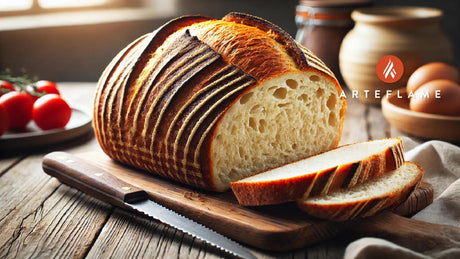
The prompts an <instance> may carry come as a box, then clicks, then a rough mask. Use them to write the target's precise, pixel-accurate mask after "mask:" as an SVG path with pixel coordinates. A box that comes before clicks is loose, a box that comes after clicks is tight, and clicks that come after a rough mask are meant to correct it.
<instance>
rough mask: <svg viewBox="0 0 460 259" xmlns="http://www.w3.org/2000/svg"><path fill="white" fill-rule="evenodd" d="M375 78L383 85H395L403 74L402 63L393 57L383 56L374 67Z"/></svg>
mask: <svg viewBox="0 0 460 259" xmlns="http://www.w3.org/2000/svg"><path fill="white" fill-rule="evenodd" d="M375 70H376V72H377V76H378V77H379V78H380V80H382V81H383V82H385V83H395V82H397V81H398V80H399V79H401V77H402V75H403V73H404V65H403V63H402V61H401V60H400V59H399V58H398V57H396V56H393V55H387V56H383V57H382V58H381V59H380V60H379V61H378V62H377V65H376V67H375Z"/></svg>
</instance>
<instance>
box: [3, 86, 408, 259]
mask: <svg viewBox="0 0 460 259" xmlns="http://www.w3.org/2000/svg"><path fill="white" fill-rule="evenodd" d="M59 87H60V89H61V91H62V95H63V97H64V98H65V99H66V100H68V102H69V103H70V104H73V105H78V106H81V107H88V111H91V107H92V98H93V94H94V91H95V83H60V84H59ZM347 103H348V109H347V115H346V119H345V125H344V131H343V136H342V144H346V143H352V142H357V141H365V140H369V139H377V138H384V137H389V136H401V135H404V133H402V132H400V131H398V130H397V129H394V128H393V127H391V125H389V124H388V122H386V120H385V119H384V117H383V115H382V112H381V110H380V107H379V106H372V105H364V104H362V103H360V102H359V101H358V100H356V99H351V98H349V99H348V101H347ZM98 149H99V145H98V143H97V141H96V139H95V138H94V135H93V134H92V132H91V133H90V134H88V135H86V136H84V137H81V138H80V139H77V140H75V141H71V142H69V143H64V144H60V145H57V146H52V147H47V148H46V149H41V150H27V152H26V151H21V152H11V151H9V150H0V157H1V159H0V258H29V257H33V258H86V257H87V258H101V257H102V258H107V257H113V258H221V257H226V255H225V254H224V253H222V252H220V251H219V250H217V249H216V248H214V247H212V246H210V245H207V244H205V243H204V242H201V241H200V240H196V239H194V238H192V237H189V236H187V235H184V234H182V233H181V232H180V231H177V230H175V229H173V228H170V227H168V226H165V225H163V224H162V223H159V222H157V221H154V220H150V219H146V218H143V217H140V216H137V215H134V214H132V213H129V212H125V211H123V210H121V209H118V208H114V207H112V206H110V205H108V204H106V203H103V202H101V201H98V200H96V199H95V198H92V197H90V196H88V195H86V194H84V193H82V192H80V191H78V190H76V189H73V188H71V187H68V186H66V185H63V184H61V183H59V182H58V181H57V180H56V179H54V178H52V177H50V176H48V175H47V174H45V173H44V172H43V170H42V167H41V162H42V157H43V155H45V154H47V153H49V152H52V151H56V150H61V151H66V152H70V153H80V152H87V151H94V150H98ZM349 242H350V240H341V239H336V240H331V241H328V242H324V243H322V244H318V245H315V246H311V247H305V249H301V250H297V251H292V252H289V253H267V252H264V251H261V250H258V249H254V248H249V249H250V251H251V252H253V254H254V255H256V256H257V257H258V258H297V257H299V258H300V257H301V258H325V257H327V258H342V256H343V253H344V251H345V248H346V246H347V244H348V243H349Z"/></svg>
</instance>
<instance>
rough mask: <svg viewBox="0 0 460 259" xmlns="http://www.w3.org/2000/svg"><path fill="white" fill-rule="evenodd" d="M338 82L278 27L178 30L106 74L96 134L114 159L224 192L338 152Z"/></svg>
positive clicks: (135, 48) (146, 39) (242, 24)
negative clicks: (278, 169)
mask: <svg viewBox="0 0 460 259" xmlns="http://www.w3.org/2000/svg"><path fill="white" fill-rule="evenodd" d="M340 94H341V88H340V85H339V84H338V82H337V80H336V78H335V77H334V75H333V74H332V72H331V71H330V70H329V69H328V68H327V67H326V66H325V65H324V64H323V63H322V62H321V61H320V60H319V59H318V58H316V57H315V56H314V55H313V54H312V53H311V52H310V51H308V50H307V49H305V48H303V47H302V46H300V44H298V43H297V42H296V41H295V40H294V39H293V38H292V37H291V36H289V34H287V33H286V32H284V31H283V30H281V29H280V28H278V27H277V26H275V25H273V24H271V23H270V22H267V21H265V20H262V19H260V18H257V17H253V16H250V15H246V14H241V13H230V14H228V15H226V16H225V17H223V18H222V19H221V20H215V19H212V18H207V17H202V16H186V17H181V18H178V19H175V20H172V21H170V22H168V23H167V24H165V25H164V26H162V27H161V28H159V29H157V30H156V31H154V32H153V33H149V34H147V35H144V36H142V37H140V38H139V39H137V40H136V41H134V42H133V43H131V44H130V45H129V46H127V47H126V48H125V49H124V50H122V51H121V52H120V53H119V54H118V55H117V56H116V57H115V58H114V59H113V60H112V62H111V63H110V64H109V66H108V67H107V68H106V69H105V71H104V72H103V74H102V76H101V78H100V80H99V82H98V87H97V92H96V97H95V102H94V106H95V107H94V130H95V134H96V137H97V139H98V141H99V143H100V145H101V147H102V149H103V150H104V151H105V153H107V154H108V155H109V156H110V157H112V158H113V159H115V160H117V161H119V162H121V163H124V164H127V165H131V166H134V167H137V168H140V169H143V170H146V171H149V172H152V173H155V174H157V175H160V176H162V177H166V178H169V179H173V180H175V181H179V182H182V183H185V184H188V185H192V186H196V187H199V188H204V189H208V190H215V191H225V190H227V189H228V188H229V184H230V182H231V181H235V180H238V179H241V178H243V177H247V176H249V175H252V174H255V173H257V172H260V171H263V170H266V169H268V168H272V167H275V166H279V165H281V164H284V163H287V162H290V161H293V160H297V159H299V158H302V157H305V156H308V155H312V154H316V153H319V152H322V151H325V150H329V149H331V148H334V147H336V146H337V145H338V143H339V140H340V136H341V132H342V126H343V119H344V115H345V108H346V103H345V98H342V97H341V95H340Z"/></svg>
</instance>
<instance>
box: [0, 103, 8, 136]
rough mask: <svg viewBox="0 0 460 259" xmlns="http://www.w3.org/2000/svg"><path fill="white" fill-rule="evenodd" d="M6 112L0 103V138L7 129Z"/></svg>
mask: <svg viewBox="0 0 460 259" xmlns="http://www.w3.org/2000/svg"><path fill="white" fill-rule="evenodd" d="M8 124H9V118H8V112H7V111H6V108H5V106H4V105H3V104H1V103H0V136H1V135H3V133H5V131H6V130H7V129H8Z"/></svg>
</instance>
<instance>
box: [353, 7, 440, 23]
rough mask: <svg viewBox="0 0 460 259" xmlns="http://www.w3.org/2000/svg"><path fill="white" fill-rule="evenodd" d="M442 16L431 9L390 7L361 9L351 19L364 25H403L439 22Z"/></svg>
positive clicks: (437, 10) (354, 12)
mask: <svg viewBox="0 0 460 259" xmlns="http://www.w3.org/2000/svg"><path fill="white" fill-rule="evenodd" d="M442 15H443V14H442V11H441V10H439V9H436V8H431V7H416V6H390V7H367V8H359V9H356V10H354V11H353V13H352V14H351V17H352V18H353V20H355V21H359V22H364V23H395V24H399V25H401V24H412V23H420V22H430V21H438V20H440V19H441V17H442Z"/></svg>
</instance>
